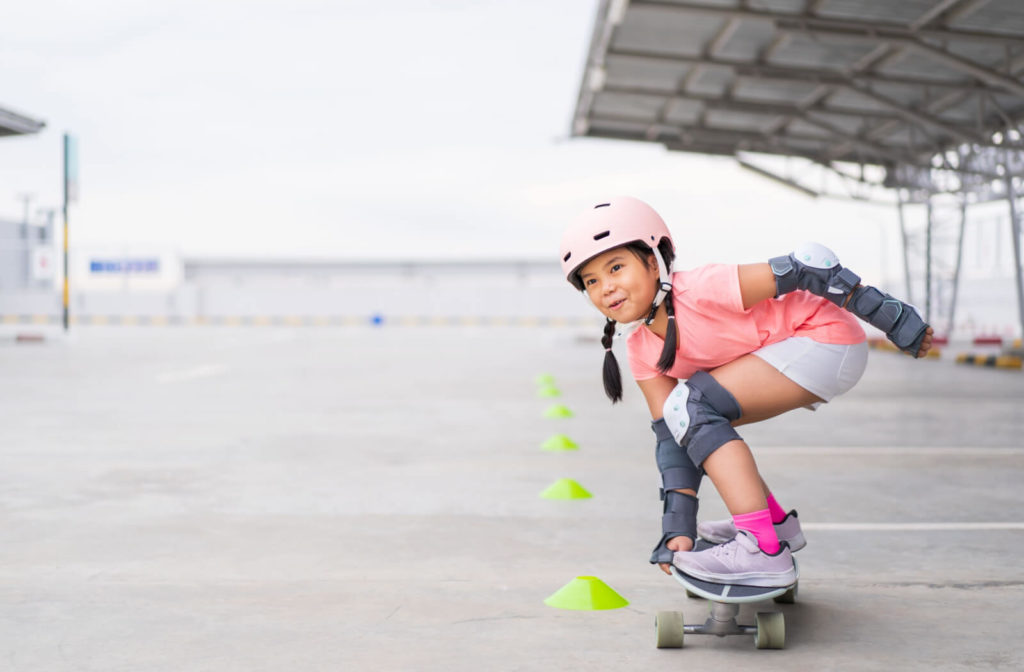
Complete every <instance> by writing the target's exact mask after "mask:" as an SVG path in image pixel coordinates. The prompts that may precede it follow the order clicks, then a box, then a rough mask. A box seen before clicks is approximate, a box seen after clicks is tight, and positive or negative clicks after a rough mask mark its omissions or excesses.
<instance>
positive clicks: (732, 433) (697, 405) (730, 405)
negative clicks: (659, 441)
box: [663, 371, 742, 467]
mask: <svg viewBox="0 0 1024 672" xmlns="http://www.w3.org/2000/svg"><path fill="white" fill-rule="evenodd" d="M663 412H664V415H665V424H666V425H667V426H668V429H669V431H670V432H672V436H673V437H675V439H676V440H677V441H678V442H679V443H680V444H681V445H682V446H683V447H684V448H686V454H687V455H689V457H690V461H691V462H693V463H694V464H695V465H697V466H698V467H699V466H700V465H702V464H704V460H706V459H707V458H708V456H709V455H711V453H713V452H715V451H716V450H718V449H719V448H720V447H722V446H723V445H724V444H726V443H728V442H730V441H735V440H737V439H739V438H740V435H739V434H738V433H737V432H736V430H735V429H733V427H732V424H730V423H732V421H733V420H738V419H739V418H740V416H741V415H742V410H741V409H740V405H739V403H738V402H737V401H736V397H734V396H732V393H731V392H729V390H727V389H725V388H724V387H722V386H721V385H720V384H719V382H718V381H717V380H715V379H714V377H712V375H711V374H710V373H707V372H706V371H698V372H697V373H695V374H693V375H692V376H690V379H689V380H687V381H686V382H685V383H680V384H679V385H677V386H676V389H674V390H673V391H672V392H671V394H669V395H668V399H666V400H665V406H664V408H663Z"/></svg>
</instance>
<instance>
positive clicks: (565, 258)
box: [562, 252, 572, 261]
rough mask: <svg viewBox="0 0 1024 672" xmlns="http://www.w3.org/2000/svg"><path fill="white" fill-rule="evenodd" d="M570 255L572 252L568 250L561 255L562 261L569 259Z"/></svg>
mask: <svg viewBox="0 0 1024 672" xmlns="http://www.w3.org/2000/svg"><path fill="white" fill-rule="evenodd" d="M571 256H572V252H569V253H568V254H566V255H565V256H564V257H562V261H569V257H571Z"/></svg>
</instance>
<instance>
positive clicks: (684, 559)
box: [672, 530, 796, 588]
mask: <svg viewBox="0 0 1024 672" xmlns="http://www.w3.org/2000/svg"><path fill="white" fill-rule="evenodd" d="M672 564H673V565H675V566H676V567H678V568H679V569H680V570H682V571H683V572H685V573H687V574H689V575H690V576H693V577H695V578H698V579H702V580H704V581H711V582H712V583H726V584H732V585H737V586H761V587H765V588H785V587H787V586H791V585H793V584H794V583H796V566H795V565H794V564H793V556H792V555H791V554H790V552H789V547H788V546H787V545H786V544H782V545H781V546H780V548H779V551H778V552H777V553H776V554H775V555H768V554H767V553H765V552H764V551H762V550H761V548H760V547H759V546H758V545H757V539H756V538H755V537H754V535H752V534H751V533H750V532H747V531H746V530H740V531H739V533H737V534H736V536H735V537H733V539H732V541H730V542H727V543H725V544H720V545H718V546H713V547H711V548H709V549H708V550H706V551H698V552H696V553H694V552H692V551H691V552H686V553H682V552H680V553H676V554H675V555H674V556H673V557H672Z"/></svg>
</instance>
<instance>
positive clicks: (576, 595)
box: [544, 576, 629, 611]
mask: <svg viewBox="0 0 1024 672" xmlns="http://www.w3.org/2000/svg"><path fill="white" fill-rule="evenodd" d="M544 604H546V605H548V606H549V607H557V608H558V609H579V610H587V611H596V610H599V609H620V608H622V607H625V606H626V605H628V604H629V601H628V600H626V598H624V597H622V596H621V595H619V594H618V593H616V592H615V591H614V590H612V589H611V588H610V587H609V586H608V584H606V583H605V582H604V581H602V580H601V579H599V578H597V577H596V576H577V577H576V578H575V579H573V580H572V581H570V582H569V583H567V584H565V585H564V586H562V588H561V589H559V590H558V591H557V592H555V594H554V595H552V596H551V597H549V598H548V599H546V600H544Z"/></svg>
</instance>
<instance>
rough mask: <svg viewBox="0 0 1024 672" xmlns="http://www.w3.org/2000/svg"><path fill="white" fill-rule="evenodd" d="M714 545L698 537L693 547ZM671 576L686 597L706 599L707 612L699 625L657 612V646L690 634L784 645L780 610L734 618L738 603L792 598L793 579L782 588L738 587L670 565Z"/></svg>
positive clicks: (674, 644)
mask: <svg viewBox="0 0 1024 672" xmlns="http://www.w3.org/2000/svg"><path fill="white" fill-rule="evenodd" d="M713 545H714V544H711V543H709V542H706V541H704V540H703V539H699V540H698V541H697V545H696V546H695V547H694V550H697V551H702V550H705V549H707V548H710V547H711V546H713ZM672 576H673V577H675V579H676V581H678V582H679V583H681V584H683V587H684V588H685V589H686V594H687V596H689V597H702V598H704V599H706V600H708V608H709V611H710V615H709V616H708V619H707V620H706V621H705V622H704V623H703V624H702V625H686V623H685V621H684V620H683V613H682V612H681V611H659V612H658V615H657V616H656V617H655V619H654V630H655V635H656V637H657V646H658V648H659V649H680V648H682V647H683V638H684V636H685V635H687V634H691V635H715V636H718V637H725V636H726V635H754V644H755V646H756V647H757V648H759V649H781V648H784V647H785V645H786V621H785V617H784V616H783V614H782V613H781V612H777V611H770V612H759V613H758V614H757V616H756V621H755V624H754V625H741V624H740V623H738V622H737V621H736V616H737V615H738V614H739V611H740V605H741V604H749V603H751V602H763V601H765V600H775V602H778V603H781V604H792V603H794V602H795V601H796V594H797V587H798V584H799V578H800V577H799V569H798V570H797V581H795V582H794V583H793V585H791V586H785V587H783V588H764V587H761V586H739V585H733V584H724V583H712V582H710V581H702V580H701V579H698V578H696V577H694V576H690V575H688V574H685V573H684V572H682V571H680V570H679V569H678V568H677V567H675V566H673V567H672Z"/></svg>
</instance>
